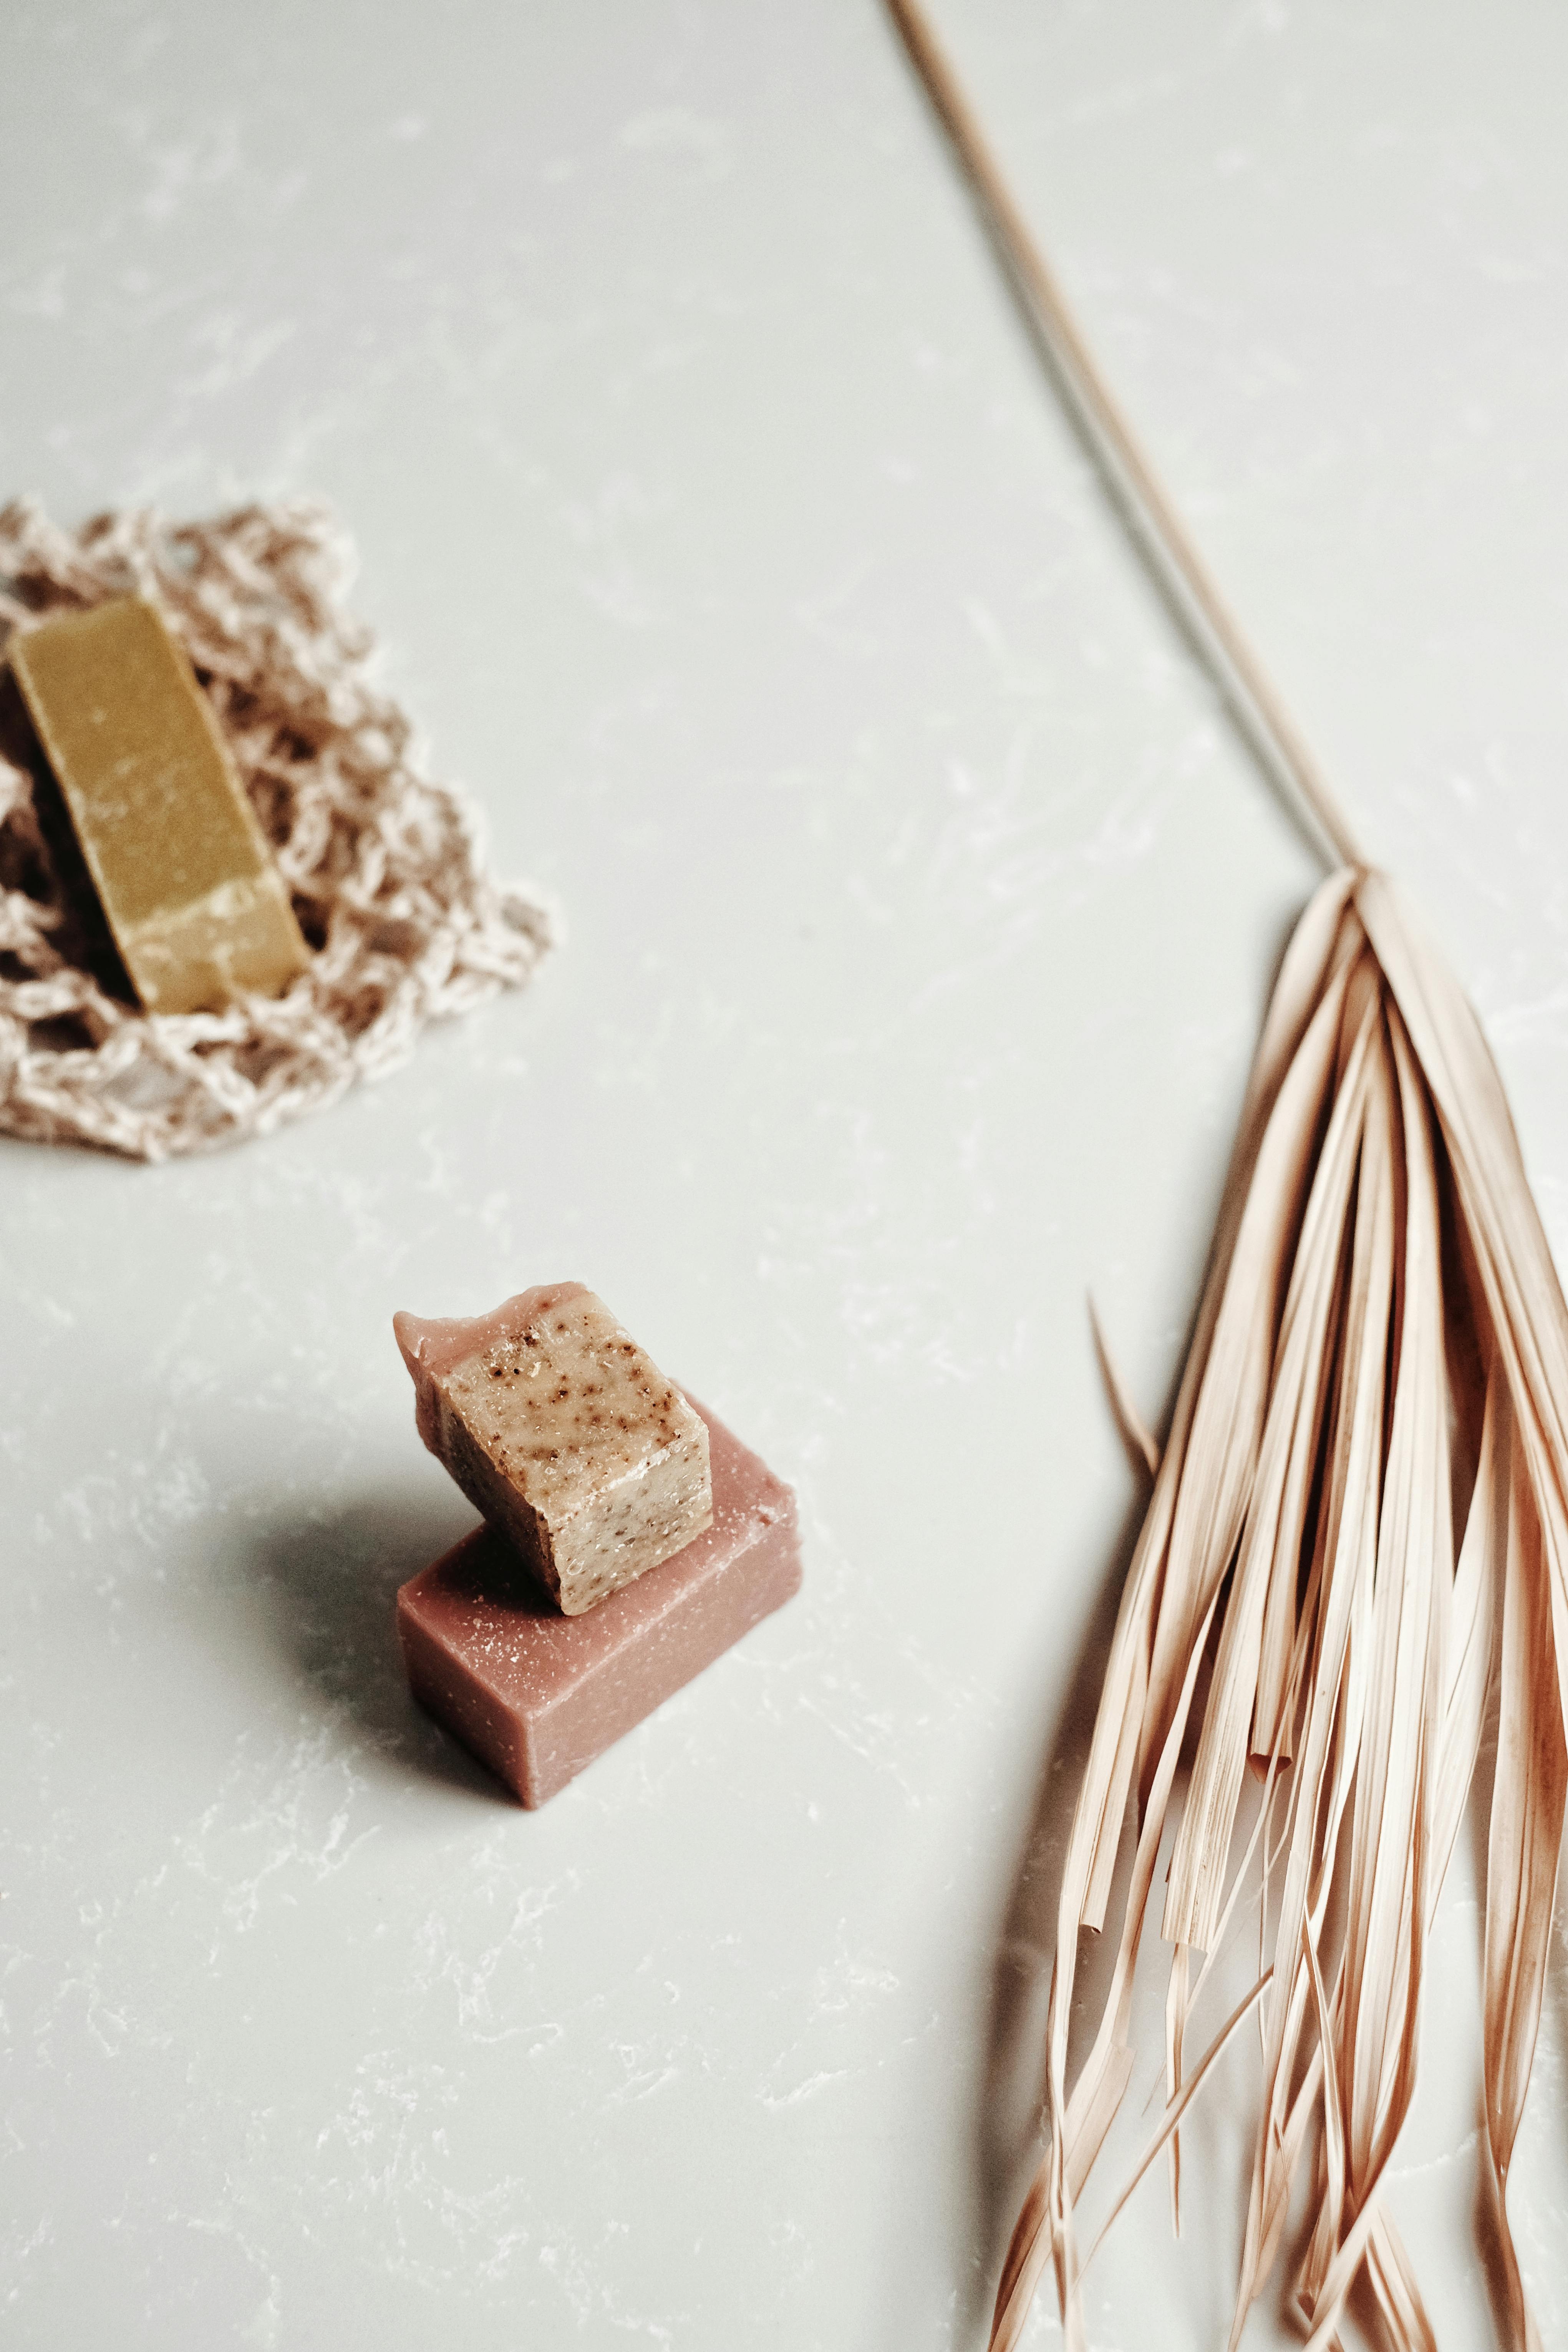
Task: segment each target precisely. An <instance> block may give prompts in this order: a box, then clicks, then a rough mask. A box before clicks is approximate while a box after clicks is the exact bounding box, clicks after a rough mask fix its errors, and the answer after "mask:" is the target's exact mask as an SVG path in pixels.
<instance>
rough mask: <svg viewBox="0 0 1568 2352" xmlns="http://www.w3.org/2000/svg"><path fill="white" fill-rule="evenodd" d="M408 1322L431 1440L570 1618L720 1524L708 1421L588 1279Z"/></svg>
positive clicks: (404, 1338) (423, 1426) (402, 1331)
mask: <svg viewBox="0 0 1568 2352" xmlns="http://www.w3.org/2000/svg"><path fill="white" fill-rule="evenodd" d="M393 1328H394V1330H395V1333H396V1335H397V1344H398V1346H399V1347H400V1348H401V1349H402V1350H403V1359H404V1361H405V1363H406V1365H407V1366H408V1369H409V1371H410V1372H411V1373H412V1375H413V1378H414V1386H415V1393H416V1414H417V1418H418V1423H419V1434H420V1435H421V1437H422V1438H423V1439H424V1440H425V1443H426V1445H427V1446H428V1447H429V1448H430V1451H431V1453H432V1454H435V1455H436V1457H437V1460H438V1461H440V1462H442V1463H444V1464H445V1465H446V1466H447V1469H448V1470H449V1471H450V1472H451V1474H452V1475H453V1477H454V1478H455V1479H456V1480H457V1482H458V1486H460V1487H461V1488H462V1490H463V1492H464V1494H465V1495H467V1496H468V1500H469V1501H470V1502H471V1503H472V1504H474V1506H475V1507H476V1508H477V1509H479V1510H480V1511H482V1512H483V1513H484V1515H485V1517H486V1518H487V1519H488V1520H489V1522H490V1524H491V1526H492V1527H493V1528H498V1529H499V1530H500V1532H501V1533H502V1534H503V1535H504V1536H506V1537H507V1538H509V1540H510V1542H511V1543H512V1544H514V1545H515V1546H516V1548H517V1549H518V1550H519V1551H520V1552H521V1554H522V1555H523V1557H524V1558H525V1559H527V1560H528V1562H529V1563H530V1565H531V1567H532V1569H533V1570H534V1571H535V1573H536V1575H537V1576H538V1577H539V1579H540V1580H541V1582H542V1584H543V1586H544V1588H545V1590H546V1591H548V1592H549V1593H550V1594H551V1595H552V1597H553V1598H554V1600H555V1601H557V1602H558V1603H559V1605H560V1607H561V1609H562V1610H563V1612H564V1614H565V1615H567V1616H568V1617H576V1616H580V1615H581V1614H582V1612H584V1610H586V1609H591V1608H592V1607H593V1606H594V1604H595V1601H603V1600H604V1598H605V1595H606V1593H610V1592H615V1591H618V1590H619V1589H620V1587H621V1586H622V1585H624V1584H629V1583H630V1582H631V1581H632V1580H633V1578H634V1577H637V1576H640V1575H641V1574H642V1573H643V1571H644V1570H645V1569H649V1568H655V1567H657V1566H658V1563H659V1562H660V1561H661V1560H664V1559H668V1558H669V1557H670V1555H671V1554H672V1553H674V1552H677V1551H679V1550H680V1549H682V1547H683V1546H684V1545H686V1544H689V1542H690V1541H691V1540H692V1538H694V1537H695V1536H698V1535H700V1534H701V1532H702V1530H703V1529H704V1528H707V1527H708V1526H709V1525H710V1522H711V1520H712V1517H713V1488H712V1480H711V1475H710V1466H709V1445H708V1431H707V1428H706V1425H705V1424H704V1423H703V1421H702V1419H701V1417H700V1414H698V1413H697V1412H693V1410H692V1408H691V1406H690V1405H689V1403H688V1402H687V1401H686V1399H685V1397H684V1396H683V1395H682V1394H681V1392H680V1391H679V1389H678V1388H677V1387H676V1386H675V1383H674V1382H673V1381H669V1380H667V1379H666V1378H665V1376H664V1374H663V1373H662V1372H661V1371H660V1370H659V1369H658V1365H657V1364H655V1363H653V1362H652V1361H651V1360H650V1359H649V1358H648V1357H647V1355H646V1354H645V1353H644V1351H643V1350H642V1349H641V1348H639V1347H638V1346H637V1341H636V1340H635V1339H632V1338H631V1337H630V1335H629V1334H628V1333H627V1332H626V1331H624V1330H623V1329H622V1328H621V1326H620V1325H619V1324H618V1323H617V1322H616V1318H615V1317H614V1316H613V1315H612V1314H611V1313H610V1310H609V1308H608V1307H606V1306H605V1304H604V1301H603V1300H602V1299H599V1298H596V1297H595V1296H594V1293H593V1292H592V1291H591V1290H586V1289H584V1286H583V1285H582V1284H581V1283H580V1282H557V1283H547V1284H546V1285H544V1286H543V1287H542V1288H541V1289H538V1290H525V1291H523V1292H521V1294H520V1295H519V1296H518V1297H516V1298H509V1299H508V1300H507V1301H506V1303H505V1305H504V1306H502V1307H497V1308H496V1309H495V1310H494V1312H493V1313H492V1314H489V1315H481V1316H478V1317H476V1318H474V1319H473V1320H471V1321H467V1320H457V1319H453V1320H441V1321H435V1320H432V1321H426V1320H424V1319H422V1318H419V1317H417V1316H414V1315H398V1316H395V1318H393Z"/></svg>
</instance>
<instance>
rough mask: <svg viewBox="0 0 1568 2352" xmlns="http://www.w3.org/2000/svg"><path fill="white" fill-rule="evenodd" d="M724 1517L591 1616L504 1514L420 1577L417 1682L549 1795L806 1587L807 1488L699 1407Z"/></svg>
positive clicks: (522, 1780) (541, 1794)
mask: <svg viewBox="0 0 1568 2352" xmlns="http://www.w3.org/2000/svg"><path fill="white" fill-rule="evenodd" d="M696 1410H697V1412H698V1413H699V1414H700V1417H701V1419H702V1421H703V1423H704V1427H705V1429H706V1432H707V1433H708V1436H709V1440H710V1448H711V1458H712V1466H713V1517H712V1523H711V1525H710V1527H709V1528H707V1530H706V1531H705V1533H703V1534H702V1535H700V1536H699V1537H698V1538H697V1539H696V1541H695V1542H693V1543H689V1544H688V1545H687V1546H686V1548H685V1549H684V1550H681V1551H679V1552H677V1553H676V1554H675V1555H674V1556H673V1558H671V1559H667V1560H665V1561H664V1562H663V1563H662V1564H661V1565H660V1566H659V1567H658V1568H654V1569H650V1570H648V1572H647V1575H646V1576H640V1577H638V1578H637V1581H636V1582H635V1583H633V1584H628V1585H626V1587H625V1588H624V1590H622V1591H619V1592H615V1593H612V1594H611V1595H610V1598H609V1599H608V1600H607V1601H601V1602H600V1604H599V1606H598V1607H597V1608H596V1609H591V1610H589V1611H588V1612H587V1613H586V1615H584V1616H580V1617H564V1616H562V1615H560V1614H558V1613H557V1612H556V1611H555V1610H553V1609H552V1608H551V1607H550V1605H549V1603H548V1601H546V1600H545V1599H544V1597H543V1595H542V1593H541V1592H540V1591H539V1589H538V1586H537V1585H536V1584H535V1582H534V1580H532V1578H531V1577H530V1576H529V1575H528V1574H527V1572H526V1571H525V1570H522V1568H521V1563H520V1561H519V1559H518V1557H517V1555H516V1553H515V1552H514V1551H513V1550H512V1549H511V1547H510V1545H509V1544H507V1543H506V1542H505V1541H504V1540H503V1539H502V1538H500V1536H498V1535H497V1534H496V1533H495V1531H494V1529H493V1528H475V1530H474V1532H473V1534H472V1535H471V1536H468V1537H467V1538H465V1540H464V1541H463V1542H461V1543H460V1544H458V1546H457V1548H456V1549H455V1550H452V1551H449V1552H447V1554H446V1556H445V1557H444V1558H443V1559H438V1560H437V1561H436V1563H435V1565H434V1566H433V1567H431V1568H427V1569H426V1570H424V1572H423V1574H422V1575H419V1576H416V1577H415V1578H414V1580H413V1581H412V1582H411V1583H408V1584H405V1586H404V1587H403V1590H402V1591H400V1592H399V1594H398V1596H397V1630H398V1633H399V1635H400V1637H401V1639H402V1643H403V1654H404V1659H405V1664H406V1665H407V1668H408V1680H409V1685H410V1686H411V1688H412V1690H413V1692H414V1696H415V1697H416V1698H417V1699H418V1700H419V1701H420V1702H421V1704H422V1705H423V1706H426V1707H427V1708H428V1709H429V1711H430V1713H431V1714H432V1715H433V1716H435V1717H436V1718H437V1722H439V1723H442V1724H444V1725H445V1726H446V1727H447V1730H448V1731H450V1732H451V1733H452V1734H453V1735H454V1737H455V1738H458V1739H460V1740H461V1741H462V1743H463V1745H464V1746H465V1747H466V1748H470V1749H471V1750H472V1751H473V1753H474V1754H475V1755H476V1756H478V1757H479V1758H480V1759H481V1760H482V1761H483V1762H484V1763H486V1764H488V1765H489V1768H490V1769H491V1771H492V1772H494V1773H496V1774H497V1775H498V1776H499V1777H500V1779H501V1780H504V1781H505V1782H506V1784H507V1786H508V1788H509V1789H510V1790H513V1792H514V1793H515V1794H516V1795H517V1796H519V1797H521V1800H522V1802H523V1803H524V1804H525V1805H542V1804H543V1802H544V1801H545V1799H546V1798H547V1797H552V1796H553V1795H554V1794H555V1791H556V1790H558V1789H561V1788H563V1787H564V1786H565V1784H566V1782H567V1781H568V1780H571V1779H573V1777H574V1775H575V1774H576V1773H578V1772H580V1771H581V1770H582V1769H583V1767H584V1765H585V1764H591V1763H592V1762H593V1760H594V1759H595V1757H596V1756H601V1755H603V1753H604V1751H605V1748H608V1747H610V1746H611V1745H612V1743H613V1742H614V1741H616V1740H617V1739H619V1738H621V1737H622V1735H623V1734H624V1733H625V1732H627V1731H630V1730H631V1728H632V1727H633V1726H634V1725H635V1724H637V1723H640V1722H641V1721H642V1720H643V1718H644V1717H645V1716H647V1715H651V1714H652V1712H653V1710H654V1708H655V1707H656V1706H658V1705H659V1704H660V1702H661V1701H662V1700H664V1699H667V1698H668V1697H669V1696H670V1694H671V1693H672V1692H674V1691H678V1690H679V1688H680V1687H681V1685H682V1684H684V1683H688V1682H689V1681H690V1680H691V1678H692V1676H693V1675H697V1674H700V1672H701V1670H702V1668H703V1667H704V1666H706V1665H710V1664H712V1662H713V1660H714V1659H715V1658H717V1657H719V1656H720V1655H721V1654H722V1653H723V1652H724V1651H725V1650H727V1649H729V1648H730V1647H731V1644H732V1643H735V1642H738V1641H739V1640H740V1638H741V1636H742V1633H749V1632H750V1630H751V1628H752V1626H753V1625H754V1624H756V1623H757V1622H758V1621H759V1620H760V1619H761V1618H763V1617H765V1616H767V1615H768V1614H769V1613H770V1612H771V1611H773V1610H774V1609H777V1608H779V1607H780V1606H781V1605H782V1604H783V1603H784V1601H787V1600H789V1598H790V1596H791V1595H792V1594H793V1593H795V1591H798V1590H799V1587H800V1539H799V1535H798V1532H797V1528H796V1521H795V1496H794V1495H793V1494H792V1493H791V1491H790V1489H789V1488H788V1487H787V1486H785V1485H784V1481H783V1480H782V1479H780V1478H775V1477H774V1475H773V1472H772V1471H771V1470H770V1469H768V1467H767V1466H766V1465H765V1464H764V1463H763V1462H761V1461H759V1460H758V1458H757V1456H756V1455H755V1454H752V1453H750V1452H748V1450H747V1448H746V1447H745V1446H743V1445H742V1444H741V1442H740V1440H739V1438H737V1437H735V1436H732V1435H731V1433H730V1431H729V1430H727V1429H726V1428H725V1426H724V1424H723V1423H722V1422H721V1421H720V1420H718V1419H717V1418H716V1416H715V1415H714V1414H712V1413H710V1412H708V1411H707V1410H706V1408H705V1407H703V1406H700V1405H699V1406H697V1408H696Z"/></svg>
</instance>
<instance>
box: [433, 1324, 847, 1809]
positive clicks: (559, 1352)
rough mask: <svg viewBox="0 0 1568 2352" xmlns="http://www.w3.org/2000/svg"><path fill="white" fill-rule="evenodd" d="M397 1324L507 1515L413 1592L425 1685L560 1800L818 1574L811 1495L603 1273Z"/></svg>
mask: <svg viewBox="0 0 1568 2352" xmlns="http://www.w3.org/2000/svg"><path fill="white" fill-rule="evenodd" d="M394 1328H395V1332H396V1335H397V1341H398V1345H399V1347H400V1348H401V1349H402V1350H403V1355H404V1360H405V1362H406V1364H407V1366H408V1369H409V1370H410V1372H411V1373H412V1374H413V1377H414V1382H415V1391H416V1417H417V1422H418V1427H419V1433H420V1435H421V1436H422V1437H423V1438H424V1440H425V1443H426V1445H427V1446H429V1448H430V1450H431V1452H432V1453H433V1454H436V1455H437V1459H438V1460H440V1461H441V1462H443V1463H444V1464H445V1465H446V1466H447V1469H448V1470H449V1471H450V1472H451V1474H452V1475H453V1476H454V1478H456V1480H457V1481H458V1485H459V1486H461V1487H462V1489H463V1492H464V1493H465V1494H466V1495H467V1496H468V1497H469V1499H470V1501H472V1502H473V1503H474V1504H475V1505H476V1506H477V1507H479V1510H481V1511H482V1512H483V1513H484V1515H485V1517H486V1520H487V1522H488V1524H487V1525H486V1526H485V1527H484V1528H478V1529H476V1530H475V1532H474V1534H473V1535H471V1536H469V1537H468V1538H466V1539H465V1540H464V1541H463V1542H462V1543H460V1544H458V1546H457V1547H456V1549H454V1550H452V1551H450V1552H448V1553H447V1555H446V1556H445V1557H444V1558H443V1559H438V1560H437V1561H436V1562H435V1564H434V1565H433V1566H432V1567H430V1568H427V1569H426V1570H425V1571H424V1573H423V1574H422V1575H420V1576H416V1577H415V1578H414V1579H413V1580H412V1582H410V1583H408V1584H405V1586H404V1587H403V1590H402V1591H401V1592H400V1593H399V1594H398V1597H397V1622H398V1632H399V1634H400V1636H401V1639H402V1643H403V1649H404V1655H405V1661H406V1664H407V1668H408V1675H409V1681H410V1684H411V1685H412V1687H413V1690H414V1693H415V1696H416V1697H417V1698H419V1699H420V1700H422V1701H423V1703H424V1704H425V1705H426V1706H428V1707H429V1709H430V1710H431V1712H432V1713H433V1714H434V1715H435V1716H437V1717H438V1719H439V1720H440V1721H441V1722H443V1723H445V1724H446V1726H447V1728H448V1729H449V1730H450V1731H452V1732H454V1733H455V1734H456V1735H457V1737H458V1738H459V1739H461V1740H462V1741H463V1742H464V1743H465V1745H466V1746H468V1747H469V1748H472V1749H473V1750H474V1752H475V1753H476V1754H477V1755H479V1756H480V1757H482V1758H483V1759H484V1761H485V1762H486V1763H487V1764H489V1766H490V1767H491V1769H493V1770H494V1771H496V1772H498V1773H499V1774H500V1777H501V1779H502V1780H505V1781H506V1782H507V1783H508V1785H509V1786H510V1788H511V1789H512V1790H515V1792H516V1794H517V1795H518V1796H519V1797H520V1798H521V1800H522V1802H523V1803H524V1804H525V1805H539V1804H542V1803H543V1802H544V1801H545V1799H546V1798H547V1797H550V1796H552V1795H553V1794H554V1792H555V1790H557V1789H559V1788H561V1787H562V1786H563V1785H564V1783H565V1782H566V1781H567V1780H570V1779H572V1777H573V1776H574V1774H575V1773H577V1772H579V1771H580V1770H581V1769H583V1767H584V1764H587V1763H590V1762H591V1761H592V1760H593V1759H594V1758H595V1756H598V1755H601V1754H602V1753H603V1752H604V1750H605V1748H607V1747H609V1746H610V1744H611V1743H612V1741H614V1740H616V1739H618V1738H620V1737H621V1736H622V1734H623V1733H624V1732H626V1731H628V1730H630V1729H631V1727H633V1725H634V1724H637V1723H638V1722H640V1721H641V1720H642V1718H643V1717H645V1716H647V1715H648V1714H651V1712H652V1711H653V1709H654V1708H655V1707H656V1706H658V1705H659V1704H660V1702H661V1701H662V1700H664V1699H666V1698H668V1696H670V1694H671V1693H672V1692H674V1691H676V1690H679V1688H680V1686H681V1685H682V1684H684V1683H687V1682H689V1680H690V1679H691V1677H692V1676H693V1675H696V1674H698V1673H700V1671H701V1669H702V1668H703V1667H704V1666H705V1665H708V1664H710V1663H711V1662H712V1660H713V1659H714V1658H716V1657H718V1656H719V1655H720V1654H721V1653H722V1652H723V1651H724V1650H726V1649H728V1648H729V1647H730V1646H731V1643H734V1642H736V1641H738V1640H739V1638H740V1636H741V1635H742V1633H746V1632H747V1631H748V1630H749V1629H750V1628H751V1627H752V1625H754V1624H755V1623H756V1622H758V1620H759V1619H760V1618H762V1617H764V1616H766V1615H767V1614H768V1613H769V1612H770V1611H772V1610H773V1609H776V1608H778V1607H779V1606H780V1605H781V1603H782V1602H784V1601H787V1600H788V1599H789V1598H790V1596H791V1594H792V1593H793V1592H795V1591H796V1590H797V1588H798V1586H799V1583H800V1546H799V1538H798V1535H797V1532H796V1524H795V1497H794V1496H793V1495H792V1494H791V1492H790V1490H789V1488H788V1487H787V1486H784V1484H783V1482H782V1481H781V1480H779V1479H777V1478H775V1477H774V1476H773V1473H772V1472H771V1471H770V1470H769V1469H768V1468H767V1467H766V1465H764V1464H763V1463H762V1462H761V1461H759V1460H758V1458H757V1456H756V1455H755V1454H752V1453H750V1452H749V1451H748V1450H747V1448H746V1447H745V1446H743V1445H742V1444H741V1442H740V1440H739V1439H738V1438H736V1437H734V1436H733V1435H731V1433H730V1431H729V1430H727V1429H726V1428H725V1427H724V1425H723V1423H721V1422H720V1421H719V1420H717V1419H716V1418H715V1416H714V1415H713V1414H711V1413H710V1412H707V1411H706V1410H705V1409H704V1408H702V1407H700V1406H699V1405H696V1404H694V1403H693V1402H692V1400H691V1399H689V1397H687V1396H685V1395H684V1394H683V1393H682V1391H680V1390H679V1388H677V1387H676V1386H675V1384H674V1382H673V1381H669V1380H668V1379H667V1378H666V1377H665V1376H664V1374H663V1373H661V1372H660V1371H659V1370H658V1367H657V1365H655V1364H654V1363H653V1362H652V1361H651V1360H650V1359H649V1358H648V1357H647V1355H646V1354H645V1353H644V1351H643V1350H642V1349H640V1348H639V1347H638V1346H637V1342H636V1341H635V1340H634V1339H631V1337H630V1336H629V1334H628V1333H626V1331H625V1330H623V1329H622V1328H621V1326H620V1325H619V1324H618V1323H617V1322H616V1320H615V1318H614V1317H613V1316H612V1315H611V1314H610V1312H609V1310H608V1308H607V1307H605V1305H604V1304H603V1302H602V1301H601V1300H600V1299H598V1298H596V1297H595V1296H594V1294H593V1293H592V1292H591V1291H589V1290H585V1289H584V1286H583V1285H582V1284H581V1283H554V1284H549V1285H546V1286H543V1287H542V1288H540V1289H537V1290H530V1291H524V1292H523V1293H522V1294H521V1296H520V1297H516V1298H511V1299H509V1300H507V1302H506V1303H505V1305H504V1306H502V1307H498V1308H496V1310H495V1311H494V1313H493V1314H490V1315H487V1316H480V1317H477V1318H474V1319H473V1320H471V1321H424V1320H421V1319H419V1318H416V1317H414V1316H411V1315H399V1316H398V1317H396V1318H395V1325H394Z"/></svg>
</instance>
